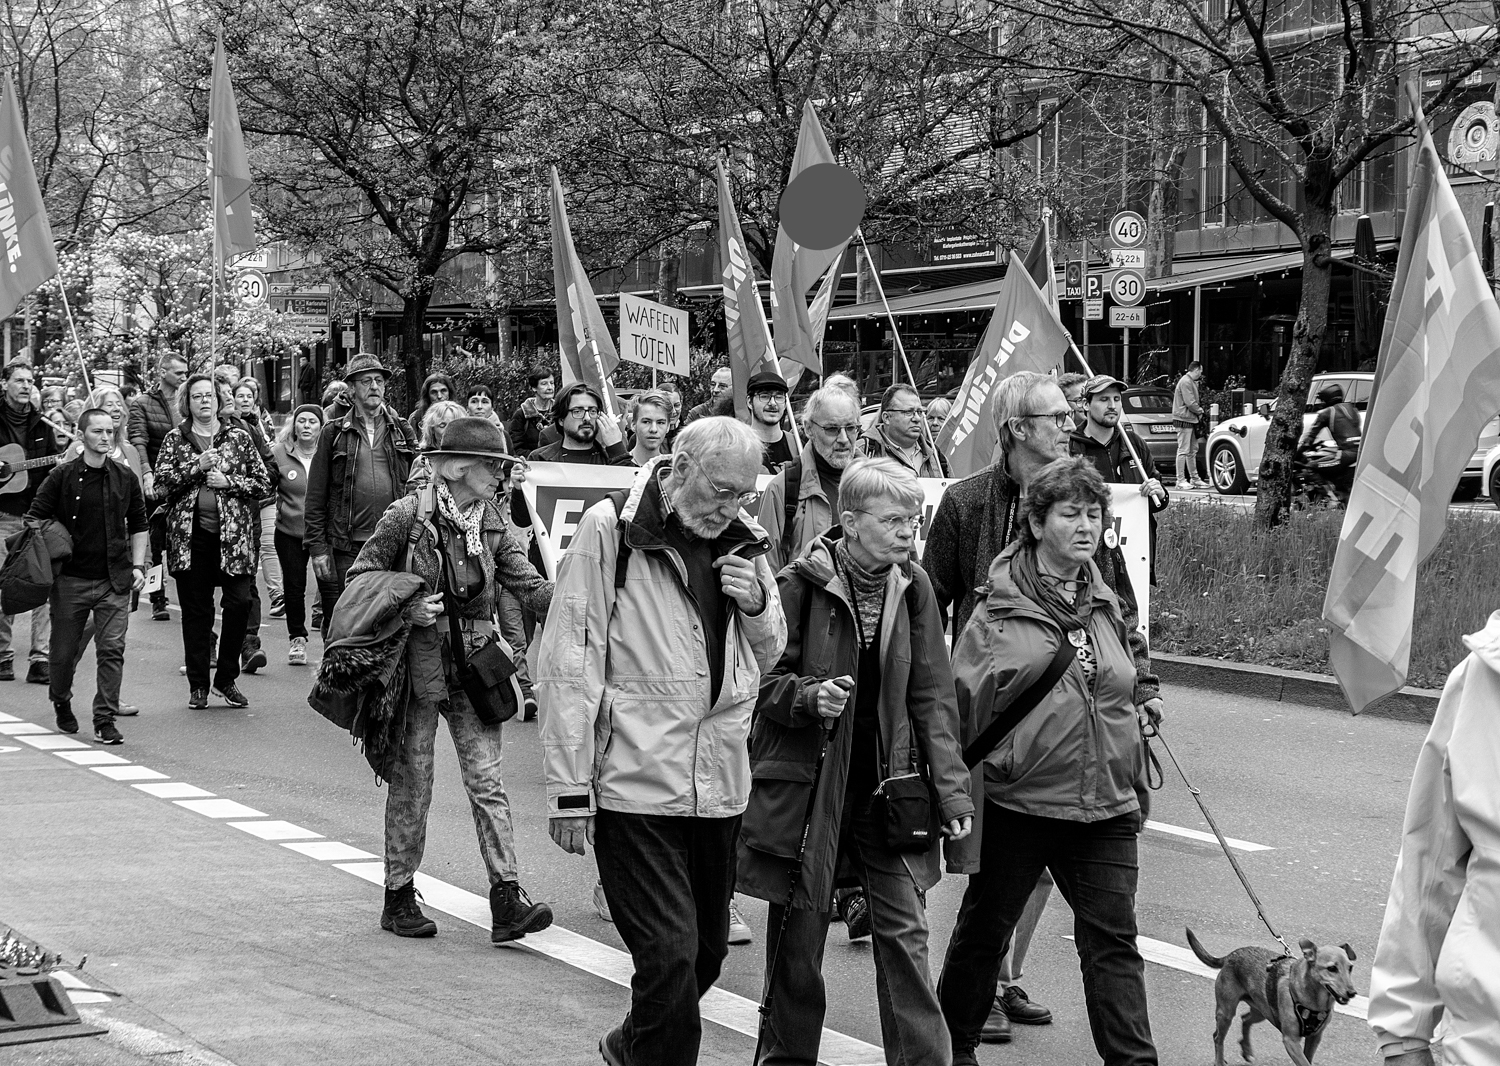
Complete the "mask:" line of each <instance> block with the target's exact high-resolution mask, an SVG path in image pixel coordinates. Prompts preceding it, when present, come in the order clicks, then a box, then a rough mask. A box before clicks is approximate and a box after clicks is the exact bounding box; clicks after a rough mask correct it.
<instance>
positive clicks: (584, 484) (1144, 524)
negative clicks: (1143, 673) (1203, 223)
mask: <svg viewBox="0 0 1500 1066" xmlns="http://www.w3.org/2000/svg"><path fill="white" fill-rule="evenodd" d="M639 473H640V471H639V470H635V469H632V468H630V467H619V466H576V465H573V464H571V463H532V464H530V466H529V467H528V468H527V471H526V480H525V481H524V482H523V483H522V485H521V491H522V493H523V494H524V495H525V497H526V503H527V505H528V506H529V507H530V509H531V514H532V520H533V525H532V529H533V531H534V532H535V534H536V539H537V547H538V549H539V550H540V551H541V554H542V560H543V562H544V564H545V566H546V571H547V576H548V577H549V578H555V577H556V576H557V564H558V561H559V560H560V559H561V558H562V554H563V552H565V551H567V550H568V545H569V543H571V541H572V539H573V534H574V533H576V532H577V531H578V523H579V520H580V519H582V518H583V514H584V512H585V511H587V510H588V509H589V508H590V507H592V506H594V504H596V503H598V502H599V501H600V500H602V499H604V497H605V496H606V495H608V494H609V493H611V492H614V491H616V490H617V489H628V488H629V487H630V486H631V484H632V483H633V482H634V481H635V478H636V475H638V474H639ZM771 477H772V475H770V474H762V475H761V476H760V478H759V479H758V480H757V481H756V487H757V488H758V489H760V490H761V491H765V487H766V485H768V484H769V483H770V481H771ZM918 483H919V484H921V486H922V491H923V492H925V493H926V495H927V499H926V502H925V503H924V504H923V506H922V516H921V517H922V526H921V528H920V529H919V530H918V531H917V545H916V547H917V557H918V558H919V559H920V558H921V556H922V553H923V552H924V551H925V550H926V548H927V530H928V529H929V528H930V527H931V525H932V516H933V514H934V512H936V511H937V505H938V501H939V500H941V499H942V498H943V492H944V491H945V490H946V489H947V488H948V486H949V485H950V484H952V482H950V481H947V480H944V479H939V478H919V479H918ZM1110 491H1111V492H1112V494H1113V501H1112V503H1111V505H1110V509H1111V511H1112V512H1113V519H1114V521H1113V523H1112V524H1111V526H1110V528H1109V529H1107V530H1106V531H1105V534H1104V535H1105V540H1106V542H1108V540H1109V539H1110V538H1111V537H1113V538H1115V539H1116V540H1117V542H1118V544H1119V546H1120V551H1121V552H1122V553H1123V554H1124V556H1125V566H1126V568H1127V569H1128V570H1129V571H1130V583H1131V584H1132V585H1133V586H1134V587H1135V598H1136V606H1137V608H1138V609H1139V611H1140V619H1141V632H1143V633H1148V635H1149V629H1148V621H1149V619H1150V617H1151V540H1150V525H1149V523H1150V517H1149V516H1150V508H1149V505H1148V504H1147V502H1146V497H1144V496H1142V495H1141V489H1140V486H1139V485H1111V486H1110ZM749 510H750V514H751V516H752V517H753V516H754V515H755V513H756V510H757V508H756V506H754V505H752V506H751V507H750V509H749Z"/></svg>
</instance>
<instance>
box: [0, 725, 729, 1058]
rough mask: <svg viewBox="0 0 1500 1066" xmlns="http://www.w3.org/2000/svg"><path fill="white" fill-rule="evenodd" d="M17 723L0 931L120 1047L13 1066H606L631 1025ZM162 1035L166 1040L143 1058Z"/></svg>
mask: <svg viewBox="0 0 1500 1066" xmlns="http://www.w3.org/2000/svg"><path fill="white" fill-rule="evenodd" d="M11 717H12V716H10V715H0V809H3V810H4V811H5V818H4V823H3V825H4V828H3V830H0V850H3V851H4V852H5V854H6V861H5V862H4V863H3V864H0V922H4V923H5V924H7V925H11V926H13V927H14V928H15V929H16V930H17V931H18V932H20V933H21V934H23V935H24V936H26V937H28V938H30V939H32V940H34V941H36V942H38V943H40V944H42V945H44V946H45V947H46V948H47V949H48V950H50V951H55V952H59V953H61V954H62V955H63V956H64V958H66V959H68V960H69V961H76V960H77V959H78V958H79V957H80V956H82V955H84V954H87V955H88V963H87V966H86V967H85V968H84V970H83V971H82V972H81V974H80V976H81V977H82V978H83V980H85V981H86V982H87V983H88V984H90V985H92V986H94V987H96V988H103V989H107V990H111V991H114V992H117V993H119V995H118V997H110V999H111V1002H109V1003H107V1004H103V1005H99V1006H94V1005H89V1006H83V1007H80V1010H82V1011H88V1012H89V1013H88V1015H87V1020H89V1021H91V1022H93V1023H94V1024H99V1025H107V1026H113V1027H114V1030H115V1031H113V1032H112V1033H111V1035H110V1036H109V1037H105V1038H99V1037H91V1038H83V1039H75V1040H67V1041H56V1042H49V1043H44V1044H32V1045H20V1046H16V1047H0V1064H4V1066H10V1064H12V1063H27V1064H31V1063H46V1064H49V1066H50V1064H54V1063H58V1064H61V1063H68V1064H73V1063H79V1064H87V1066H95V1064H97V1066H135V1064H136V1063H144V1062H146V1061H151V1062H155V1063H160V1062H162V1061H164V1060H165V1061H171V1062H178V1063H184V1064H187V1066H200V1064H202V1066H210V1064H211V1066H224V1064H225V1063H228V1064H232V1066H306V1064H309V1063H316V1064H318V1066H343V1064H349V1066H355V1064H358V1066H369V1064H370V1063H372V1062H373V1063H380V1064H381V1066H396V1064H402V1063H413V1064H415V1063H423V1064H427V1063H433V1062H438V1063H443V1064H444V1066H449V1064H452V1066H469V1064H474V1066H478V1064H481V1063H483V1064H487V1066H488V1064H494V1063H515V1064H518V1066H519V1064H523V1063H524V1064H532V1063H535V1064H549V1063H558V1064H562V1063H568V1064H581V1063H595V1062H597V1061H599V1060H598V1053H597V1051H596V1050H594V1049H595V1047H596V1045H597V1040H598V1036H599V1035H601V1034H603V1033H604V1032H605V1031H607V1030H608V1029H610V1028H612V1027H613V1026H614V1025H616V1024H618V1023H619V1021H620V1019H621V1017H622V1016H623V1014H624V1011H625V1009H626V1007H627V1005H628V993H627V991H626V990H625V989H623V988H620V987H618V986H617V985H614V984H611V983H609V982H606V981H604V980H601V979H599V978H597V977H594V976H591V975H590V974H587V973H583V972H581V971H579V970H576V969H573V968H572V967H569V966H564V965H561V964H559V963H558V962H555V961H553V960H551V959H547V958H544V957H541V956H539V955H537V954H534V953H533V952H530V951H527V950H523V949H519V948H515V947H507V948H503V949H502V948H495V947H493V946H492V945H491V944H490V943H489V937H488V931H487V930H484V929H480V928H476V927H474V926H473V925H470V924H467V923H464V922H460V921H457V920H455V919H453V918H451V917H448V916H446V915H444V914H440V913H438V914H435V915H434V916H435V917H436V919H437V921H438V923H439V935H438V937H437V938H436V939H433V940H403V939H399V938H397V937H394V936H392V935H390V934H389V933H385V932H382V931H381V930H380V928H379V924H378V919H379V914H380V907H381V890H380V888H379V887H378V886H377V885H374V884H369V883H367V882H366V881H364V880H361V879H360V878H359V877H357V876H350V874H349V873H348V872H345V871H344V870H342V869H339V868H338V867H336V866H335V865H334V864H333V862H331V861H319V860H318V859H316V858H313V857H310V856H309V855H307V854H302V853H299V852H297V851H294V850H291V849H290V848H289V847H287V846H286V844H285V843H283V842H279V841H278V840H276V839H260V838H259V837H258V836H257V835H252V833H251V831H250V830H249V829H241V828H237V827H236V824H235V821H234V820H233V817H231V818H228V819H225V818H220V819H214V818H212V817H206V816H205V814H206V813H207V812H208V810H210V809H212V808H211V807H210V808H200V809H199V810H193V809H188V808H185V807H183V806H181V805H180V804H179V803H178V802H177V801H174V799H172V798H171V797H172V795H174V794H175V795H189V796H190V795H192V793H191V792H187V791H185V790H184V786H173V783H172V780H171V779H170V778H164V775H160V774H156V773H155V772H154V771H152V770H150V769H147V768H145V767H140V766H127V765H124V763H125V760H126V759H128V757H129V755H130V747H129V745H126V746H124V747H117V748H110V749H108V750H107V751H106V750H102V749H99V748H97V747H96V746H94V745H92V744H86V743H84V744H80V745H79V746H77V747H71V746H68V744H67V742H68V741H69V740H70V739H71V738H64V737H62V736H59V735H57V734H55V733H50V732H48V733H42V732H40V731H38V730H37V728H36V727H37V726H45V727H47V728H48V729H49V730H50V727H51V722H50V721H48V722H42V721H40V720H36V716H34V715H33V716H32V717H33V719H34V720H35V724H32V722H29V721H19V720H17V721H9V722H8V721H6V719H8V718H11ZM84 735H85V734H79V736H84ZM37 744H40V745H42V746H43V750H38V748H37V747H36V746H34V745H37ZM6 749H9V750H6ZM66 757H72V758H74V759H77V760H79V761H82V762H85V763H91V764H94V765H93V766H92V767H91V766H89V765H74V764H73V763H71V762H69V761H66ZM225 758H226V759H231V760H232V759H233V758H234V754H233V749H232V748H226V751H225ZM106 773H109V774H112V775H114V776H115V777H117V778H123V779H124V780H111V779H110V778H108V777H106V776H104V774H106ZM143 789H152V790H153V791H155V792H158V793H166V794H167V795H166V796H165V797H159V796H157V795H152V794H148V793H147V792H146V791H143ZM183 802H188V803H194V802H199V803H209V804H224V803H229V802H231V801H227V800H211V801H194V800H191V799H188V800H185V801H183ZM260 813H261V812H256V811H251V812H250V813H249V814H242V815H241V817H242V818H244V819H250V818H253V817H254V816H256V815H259V814H260ZM265 813H266V814H268V815H270V818H269V819H264V820H259V821H254V822H251V821H248V820H247V821H245V822H244V823H243V824H244V825H246V826H249V825H252V824H253V825H255V826H257V827H258V828H257V829H256V830H255V832H257V833H259V834H262V835H268V836H271V837H276V836H278V835H280V834H284V833H288V832H290V835H291V836H293V837H296V836H298V835H299V834H298V833H297V832H295V830H296V829H297V827H290V829H289V830H287V829H275V828H267V827H277V826H287V825H288V823H285V822H276V821H274V819H275V816H276V812H275V811H274V810H269V811H266V812H265ZM313 834H322V835H323V836H325V837H327V838H329V839H326V840H322V841H320V842H316V843H315V844H314V845H312V846H311V847H309V845H308V844H307V843H305V842H304V843H302V844H301V845H300V846H301V847H302V848H304V849H305V850H320V851H323V852H326V853H328V854H330V856H331V857H332V858H334V859H337V858H352V857H355V856H350V855H348V854H347V853H348V851H351V850H353V849H349V848H348V845H345V844H340V843H339V842H338V840H337V836H336V829H335V828H334V827H330V826H319V825H309V826H307V827H306V829H305V830H303V831H302V832H301V833H300V835H301V836H302V837H307V836H311V835H313ZM284 839H285V838H284V837H283V840H284ZM292 843H296V841H292ZM341 849H342V853H341V854H335V853H337V852H340V850H341ZM357 855H358V857H363V858H366V859H373V858H374V857H373V856H368V855H367V854H366V853H362V852H361V853H357ZM152 1038H155V1039H157V1040H159V1041H162V1043H159V1044H157V1045H156V1050H155V1051H148V1050H143V1047H144V1045H142V1044H141V1041H143V1040H144V1041H147V1043H149V1041H150V1040H151V1039H152ZM132 1039H133V1040H135V1042H136V1043H135V1045H134V1047H135V1050H132V1043H131V1041H132ZM175 1049H182V1051H181V1053H175V1054H174V1053H172V1052H173V1051H174V1050H175ZM164 1052H165V1054H163V1053H164ZM748 1053H749V1049H748V1045H747V1044H746V1043H745V1041H744V1038H743V1037H741V1036H739V1035H738V1034H735V1033H731V1032H728V1031H725V1030H723V1029H721V1028H719V1027H717V1026H713V1025H708V1026H705V1029H704V1042H703V1057H702V1061H703V1062H705V1063H716V1062H724V1063H729V1062H735V1063H739V1062H743V1061H744V1058H745V1056H746V1055H747V1054H748ZM195 1060H196V1061H195Z"/></svg>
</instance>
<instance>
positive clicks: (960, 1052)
mask: <svg viewBox="0 0 1500 1066" xmlns="http://www.w3.org/2000/svg"><path fill="white" fill-rule="evenodd" d="M953 1066H979V1059H978V1058H977V1057H976V1056H975V1054H974V1049H973V1048H971V1047H956V1048H954V1049H953Z"/></svg>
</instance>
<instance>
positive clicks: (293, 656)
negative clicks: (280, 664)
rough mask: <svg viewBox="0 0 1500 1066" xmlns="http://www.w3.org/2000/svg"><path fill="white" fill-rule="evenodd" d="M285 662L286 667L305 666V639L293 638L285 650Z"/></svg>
mask: <svg viewBox="0 0 1500 1066" xmlns="http://www.w3.org/2000/svg"><path fill="white" fill-rule="evenodd" d="M286 661H287V665H288V666H306V665H307V638H306V637H293V638H292V643H291V646H290V647H289V648H287V650H286Z"/></svg>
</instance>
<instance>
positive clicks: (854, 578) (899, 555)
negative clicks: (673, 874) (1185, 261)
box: [738, 459, 974, 1066]
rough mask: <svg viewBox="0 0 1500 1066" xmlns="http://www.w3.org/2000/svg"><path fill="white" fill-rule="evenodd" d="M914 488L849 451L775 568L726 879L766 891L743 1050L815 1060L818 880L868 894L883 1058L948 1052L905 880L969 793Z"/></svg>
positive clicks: (920, 917) (934, 855)
mask: <svg viewBox="0 0 1500 1066" xmlns="http://www.w3.org/2000/svg"><path fill="white" fill-rule="evenodd" d="M922 502H923V494H922V489H921V487H920V486H919V485H918V484H917V480H916V477H915V476H914V475H913V474H912V473H911V471H910V470H907V469H905V468H903V467H901V466H900V465H899V464H897V463H895V462H893V461H892V460H889V459H861V460H855V461H854V462H853V463H851V464H850V465H849V467H848V469H847V470H846V471H845V472H844V475H843V478H842V480H841V482H840V486H839V512H840V521H841V523H842V529H843V538H842V539H834V538H832V537H829V536H826V535H825V536H822V537H819V538H817V539H816V540H815V541H814V542H813V543H812V544H810V545H809V546H808V549H807V551H806V552H804V553H803V555H802V557H801V558H800V559H798V560H797V561H796V562H795V563H793V564H792V565H791V566H789V567H787V568H786V569H785V570H784V571H782V573H781V576H780V578H779V583H780V588H781V599H782V606H783V608H784V610H785V612H786V617H787V645H786V651H785V652H784V653H783V655H782V657H781V661H780V662H779V663H778V665H777V667H776V669H775V671H773V672H772V673H770V674H767V675H766V676H765V677H763V678H762V680H761V689H760V700H759V703H758V704H757V707H756V718H755V726H754V731H753V733H752V735H751V742H750V764H751V770H752V784H751V788H750V805H749V808H748V809H747V810H746V811H745V815H744V821H743V825H742V829H741V836H740V851H739V884H738V888H739V891H740V892H743V893H747V894H749V895H752V896H756V897H759V898H760V899H764V900H768V901H769V902H770V903H771V908H770V917H769V920H768V921H767V925H766V929H767V938H766V939H767V943H766V974H767V977H766V986H765V988H766V990H765V1000H764V1003H763V1005H762V1023H761V1033H760V1040H759V1041H758V1046H757V1050H756V1059H755V1061H756V1063H757V1066H786V1064H793V1063H795V1064H805V1066H814V1064H816V1063H817V1061H818V1043H819V1039H820V1037H821V1034H822V1028H823V1014H824V1008H825V997H824V988H823V977H822V965H823V945H824V941H825V940H826V938H827V935H828V925H829V922H830V920H831V919H832V918H833V907H832V904H833V889H834V886H835V884H836V883H847V884H854V883H857V884H859V885H860V886H861V887H862V888H863V889H864V892H865V895H866V897H867V898H868V900H869V906H870V921H871V926H872V933H873V937H874V944H875V966H876V988H877V994H878V999H879V1003H880V1022H881V1035H882V1038H883V1043H884V1046H885V1048H886V1061H887V1062H888V1063H891V1064H893V1066H894V1064H895V1063H898V1062H900V1063H903V1064H905V1066H947V1063H948V1062H949V1040H948V1033H947V1029H946V1027H945V1026H944V1024H943V1017H942V1012H941V1010H940V1008H939V1006H938V1001H937V995H936V993H935V992H934V990H933V987H932V977H931V974H930V971H929V968H928V964H927V916H926V910H925V905H924V897H923V893H924V892H926V890H927V889H929V888H931V887H932V886H933V885H934V884H936V883H937V881H938V878H939V877H940V876H941V872H942V871H941V864H940V861H939V855H938V844H939V841H940V840H941V839H942V838H943V837H944V836H947V837H948V838H949V839H950V840H958V839H962V838H963V837H964V836H965V835H967V834H968V832H969V828H970V825H971V823H972V815H973V811H974V804H973V802H972V800H971V799H970V798H969V791H968V774H967V773H966V772H965V770H964V766H963V761H962V758H961V755H960V751H959V746H958V713H957V709H956V702H955V698H954V692H953V678H952V674H951V673H950V668H949V665H948V656H947V653H946V651H945V649H944V646H943V626H942V621H941V619H940V618H939V615H938V608H937V601H936V600H935V598H934V596H933V592H932V585H931V583H930V582H929V581H928V579H927V575H926V574H925V573H924V572H923V570H922V568H921V567H920V566H917V565H916V564H915V563H912V562H911V548H912V539H913V537H914V535H915V526H916V523H917V521H918V518H917V516H918V514H919V512H920V509H921V506H922Z"/></svg>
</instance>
